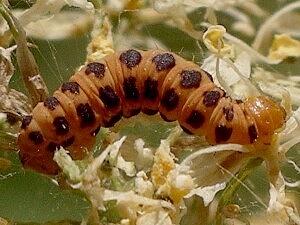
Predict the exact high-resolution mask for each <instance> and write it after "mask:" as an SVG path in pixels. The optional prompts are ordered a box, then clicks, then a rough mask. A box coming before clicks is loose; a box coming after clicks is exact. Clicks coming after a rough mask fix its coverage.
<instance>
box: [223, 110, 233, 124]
mask: <svg viewBox="0 0 300 225" xmlns="http://www.w3.org/2000/svg"><path fill="white" fill-rule="evenodd" d="M223 114H224V115H225V119H226V120H227V121H228V122H230V121H232V120H233V117H234V112H233V107H232V106H231V107H224V108H223Z"/></svg>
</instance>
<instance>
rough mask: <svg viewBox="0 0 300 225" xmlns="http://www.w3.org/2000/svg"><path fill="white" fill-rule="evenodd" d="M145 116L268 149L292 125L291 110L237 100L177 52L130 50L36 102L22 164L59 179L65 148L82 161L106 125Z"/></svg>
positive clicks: (264, 101)
mask: <svg viewBox="0 0 300 225" xmlns="http://www.w3.org/2000/svg"><path fill="white" fill-rule="evenodd" d="M141 111H142V112H144V113H145V114H149V115H153V114H156V113H160V115H161V117H162V118H163V119H164V120H166V121H175V120H178V122H179V124H180V125H181V127H182V128H183V129H184V130H185V131H186V132H188V133H191V134H196V135H204V136H205V137H206V139H207V141H208V142H209V143H210V144H219V143H237V144H243V145H247V144H257V143H260V144H269V143H270V141H271V139H272V135H273V134H274V132H275V131H276V130H277V129H278V128H280V127H281V126H282V125H283V124H284V121H285V111H284V109H283V108H282V107H280V106H279V105H277V104H276V103H275V102H273V101H272V100H271V99H269V98H267V97H264V96H258V97H251V98H249V99H246V100H245V101H244V102H242V101H240V100H234V99H232V98H230V97H228V96H226V93H225V92H224V91H223V90H222V89H220V88H219V87H217V86H216V85H215V84H214V83H213V79H212V77H211V75H209V74H208V73H207V72H205V71H204V70H202V69H201V68H200V67H199V66H198V65H196V64H194V63H193V62H190V61H186V60H184V59H183V58H181V57H180V56H178V55H176V54H174V53H171V52H165V51H161V50H150V51H137V50H133V49H130V50H127V51H124V52H121V53H115V54H111V55H108V56H106V57H105V58H103V59H102V60H100V61H99V62H92V63H89V64H87V65H86V66H84V67H82V68H81V69H80V70H79V71H78V72H76V73H75V74H74V75H73V76H72V77H71V78H70V80H69V81H68V82H66V83H63V84H62V85H61V87H60V88H59V89H58V90H57V91H55V92H54V94H53V97H49V98H47V99H46V100H45V101H44V102H41V103H38V104H37V106H36V107H35V108H34V110H33V112H32V115H30V116H26V117H25V118H24V120H23V122H22V127H21V128H22V129H21V132H20V135H19V137H18V145H19V147H20V158H21V161H22V163H23V164H24V166H25V167H30V168H33V169H35V170H38V171H40V172H43V173H47V174H56V173H58V166H57V165H56V163H55V162H54V161H53V159H52V158H53V154H54V152H55V150H56V149H57V148H58V147H59V146H63V147H65V148H67V149H68V150H69V152H70V155H71V156H72V158H74V159H81V158H83V156H84V155H85V152H86V151H88V150H89V149H91V147H92V146H93V144H94V141H95V136H96V134H97V133H98V131H99V130H100V127H111V126H113V125H114V124H115V123H116V122H117V121H118V120H119V119H120V118H121V117H122V116H123V117H131V116H134V115H136V114H138V113H139V112H141Z"/></svg>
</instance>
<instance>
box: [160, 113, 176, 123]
mask: <svg viewBox="0 0 300 225" xmlns="http://www.w3.org/2000/svg"><path fill="white" fill-rule="evenodd" d="M159 115H160V117H161V118H162V119H163V120H164V121H166V122H173V121H174V120H169V119H168V118H167V117H166V116H165V115H164V114H162V113H161V112H159Z"/></svg>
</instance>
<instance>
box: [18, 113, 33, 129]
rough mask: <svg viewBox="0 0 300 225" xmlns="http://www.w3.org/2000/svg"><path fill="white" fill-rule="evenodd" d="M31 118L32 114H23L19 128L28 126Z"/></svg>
mask: <svg viewBox="0 0 300 225" xmlns="http://www.w3.org/2000/svg"><path fill="white" fill-rule="evenodd" d="M31 120H32V116H24V117H23V120H22V125H21V128H22V129H25V128H26V127H28V125H29V124H30V122H31Z"/></svg>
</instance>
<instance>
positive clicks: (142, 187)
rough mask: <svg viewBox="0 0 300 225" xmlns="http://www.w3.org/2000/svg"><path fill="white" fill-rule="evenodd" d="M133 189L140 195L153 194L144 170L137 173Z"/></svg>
mask: <svg viewBox="0 0 300 225" xmlns="http://www.w3.org/2000/svg"><path fill="white" fill-rule="evenodd" d="M135 191H136V192H137V193H138V194H139V195H142V196H145V197H148V198H151V197H153V194H154V186H153V184H152V183H151V182H150V181H149V180H148V177H147V175H146V173H145V172H144V171H140V172H138V173H137V175H136V178H135Z"/></svg>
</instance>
